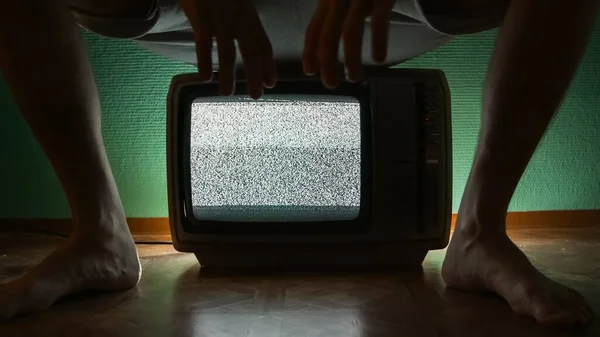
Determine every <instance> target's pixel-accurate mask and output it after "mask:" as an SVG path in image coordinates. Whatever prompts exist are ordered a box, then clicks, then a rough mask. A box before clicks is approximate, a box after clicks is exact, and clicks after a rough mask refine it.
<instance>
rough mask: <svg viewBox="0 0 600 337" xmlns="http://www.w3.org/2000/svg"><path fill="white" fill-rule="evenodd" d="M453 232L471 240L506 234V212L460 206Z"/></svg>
mask: <svg viewBox="0 0 600 337" xmlns="http://www.w3.org/2000/svg"><path fill="white" fill-rule="evenodd" d="M454 234H455V235H460V236H461V237H462V238H464V239H467V240H473V241H474V240H483V239H487V238H497V237H501V236H506V212H501V211H492V210H489V211H488V210H486V209H485V208H476V209H468V208H461V209H460V210H459V212H458V217H457V220H456V227H455V231H454Z"/></svg>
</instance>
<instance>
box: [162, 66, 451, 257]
mask: <svg viewBox="0 0 600 337" xmlns="http://www.w3.org/2000/svg"><path fill="white" fill-rule="evenodd" d="M364 75H365V77H364V80H362V81H361V82H359V83H343V84H341V85H340V86H339V87H338V88H337V89H334V90H329V89H326V88H324V87H323V85H322V84H321V83H320V81H319V79H318V78H310V77H306V76H302V75H298V74H294V73H292V72H289V73H285V72H284V73H283V74H281V73H280V78H279V80H278V83H277V85H276V86H275V87H274V88H273V89H265V93H264V96H263V97H262V98H260V99H258V100H253V99H250V98H249V97H248V96H247V95H246V88H245V85H238V86H237V88H236V90H235V94H234V95H233V96H230V97H223V96H219V94H218V83H217V82H216V81H213V82H211V83H208V84H207V83H200V82H199V81H198V79H197V75H195V74H184V75H179V76H175V77H174V78H173V80H172V83H171V86H170V90H169V94H168V102H167V104H168V107H167V177H168V200H169V221H170V226H171V235H172V239H173V244H174V246H175V248H176V249H177V250H178V251H182V252H192V253H195V254H196V256H197V258H198V260H199V262H200V264H201V265H203V266H217V267H294V266H297V267H326V268H329V267H336V266H341V267H353V266H357V267H360V266H370V267H373V266H398V265H411V264H420V263H421V262H422V261H423V259H424V257H425V255H426V254H427V252H428V251H429V250H432V249H441V248H444V247H445V246H446V245H447V243H448V238H449V232H450V221H451V220H450V219H451V135H450V124H451V122H450V95H449V90H448V85H447V81H446V78H445V76H444V74H443V72H441V71H439V70H425V69H419V70H413V69H391V68H389V69H370V70H369V69H367V70H366V72H365V74H364ZM216 77H217V76H216ZM238 78H243V74H238ZM240 82H241V83H243V81H240ZM240 82H238V83H240Z"/></svg>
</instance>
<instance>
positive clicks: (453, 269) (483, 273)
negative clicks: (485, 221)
mask: <svg viewBox="0 0 600 337" xmlns="http://www.w3.org/2000/svg"><path fill="white" fill-rule="evenodd" d="M457 228H458V226H457ZM442 276H443V278H444V281H445V282H446V284H447V285H448V286H449V287H453V288H457V289H462V290H467V291H489V292H493V293H496V294H498V295H500V296H502V297H503V298H504V299H505V300H506V301H507V302H508V304H509V305H510V306H511V308H512V309H513V310H514V311H515V312H516V313H517V314H520V315H524V316H529V317H533V318H535V319H536V320H537V321H538V322H539V323H541V324H544V325H560V324H577V323H582V324H583V323H586V322H588V321H589V320H590V319H591V317H592V311H591V309H590V307H589V306H588V304H587V303H586V301H585V299H584V298H583V297H582V296H581V295H580V294H579V293H577V292H576V291H574V290H572V289H570V288H567V287H565V286H563V285H561V284H559V283H556V282H554V281H552V280H551V279H549V278H547V277H546V276H544V275H543V274H542V273H540V272H539V271H538V270H537V269H535V267H534V266H533V265H532V264H531V263H530V262H529V260H528V259H527V257H526V256H525V254H523V252H521V250H519V248H517V246H516V245H515V244H514V243H513V242H512V241H511V240H510V239H509V238H508V236H506V235H505V234H502V235H497V236H494V237H489V236H486V237H485V238H476V239H475V238H472V237H471V236H470V235H468V234H466V233H464V232H461V231H459V230H458V229H457V230H456V231H455V232H454V235H453V237H452V241H451V242H450V246H449V247H448V251H447V253H446V259H445V260H444V264H443V266H442Z"/></svg>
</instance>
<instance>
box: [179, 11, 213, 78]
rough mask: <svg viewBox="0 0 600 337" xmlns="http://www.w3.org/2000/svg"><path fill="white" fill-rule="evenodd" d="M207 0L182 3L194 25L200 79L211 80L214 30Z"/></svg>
mask: <svg viewBox="0 0 600 337" xmlns="http://www.w3.org/2000/svg"><path fill="white" fill-rule="evenodd" d="M206 4H207V2H199V1H194V0H183V1H182V2H181V5H182V7H183V11H184V13H185V15H186V17H187V18H188V21H189V22H190V24H191V25H192V29H193V31H194V39H195V43H196V62H197V66H198V73H199V75H200V80H201V81H205V82H209V81H210V80H211V79H212V73H213V67H212V43H213V30H212V27H211V21H210V17H209V16H208V13H210V8H208V7H207V6H206Z"/></svg>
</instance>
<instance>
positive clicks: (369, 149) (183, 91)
mask: <svg viewBox="0 0 600 337" xmlns="http://www.w3.org/2000/svg"><path fill="white" fill-rule="evenodd" d="M264 93H265V94H274V95H277V94H284V95H285V94H294V95H327V96H345V97H353V98H355V99H356V100H357V101H358V103H359V105H360V128H361V130H360V132H361V163H360V166H361V168H360V171H361V181H360V193H361V195H360V210H359V214H358V216H357V217H356V218H355V219H352V220H341V221H295V222H233V221H214V220H201V219H197V218H196V217H195V216H194V214H193V206H192V202H191V179H190V170H191V165H190V164H191V163H190V140H191V138H190V132H191V129H190V124H191V108H192V104H193V103H194V101H195V100H196V99H197V98H200V97H212V96H219V92H218V83H217V82H216V81H212V82H210V83H206V84H202V83H200V82H196V83H193V82H192V83H188V84H187V85H185V86H182V87H180V88H179V90H178V91H177V92H176V95H174V97H172V99H176V100H177V102H178V103H177V113H176V116H172V117H174V118H175V119H176V123H177V125H176V128H177V130H176V145H175V147H174V148H171V150H175V151H177V154H178V155H177V157H178V158H177V161H176V163H175V165H176V169H177V171H178V174H177V176H178V178H177V179H178V183H177V185H178V186H176V187H175V188H176V190H177V191H174V192H176V193H178V194H179V197H178V198H177V199H178V200H179V202H177V203H176V204H175V205H173V206H174V207H180V208H183V209H180V210H179V212H177V213H176V214H181V216H179V219H178V220H179V221H180V223H181V227H182V229H183V230H184V231H185V232H188V233H195V234H234V235H239V234H242V235H252V234H257V235H260V234H269V235H319V234H322V235H328V234H336V235H337V234H340V235H343V234H357V233H360V232H361V231H368V229H369V226H370V225H371V219H372V217H371V200H372V172H373V168H372V165H373V161H372V158H373V133H372V111H373V108H372V101H371V87H370V85H369V83H368V82H367V81H362V82H358V83H347V82H345V83H341V84H340V85H339V86H338V87H337V88H336V89H332V90H330V89H327V88H325V87H323V85H322V84H321V82H320V81H318V80H316V79H315V78H289V77H288V78H283V79H279V80H278V83H277V85H276V86H275V87H274V88H271V89H267V88H265V91H264ZM234 95H245V96H247V89H246V86H245V85H238V86H236V88H235V92H234ZM170 96H171V95H170ZM169 193H171V191H169ZM170 204H171V203H170ZM170 213H172V211H171V210H170Z"/></svg>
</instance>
